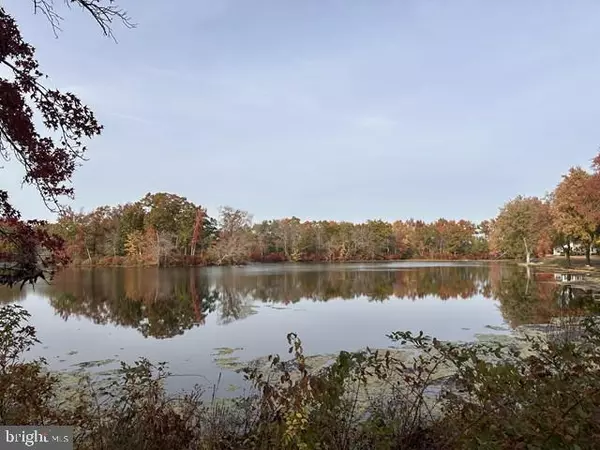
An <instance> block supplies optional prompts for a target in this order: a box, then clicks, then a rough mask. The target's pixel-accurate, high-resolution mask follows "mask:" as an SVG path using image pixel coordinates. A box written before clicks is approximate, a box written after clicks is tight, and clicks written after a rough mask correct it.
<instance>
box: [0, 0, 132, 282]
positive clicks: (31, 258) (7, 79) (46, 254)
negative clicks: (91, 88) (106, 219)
mask: <svg viewBox="0 0 600 450" xmlns="http://www.w3.org/2000/svg"><path fill="white" fill-rule="evenodd" d="M33 5H34V10H35V11H36V12H41V13H42V14H43V15H44V16H45V17H46V18H47V19H48V20H49V21H50V24H51V26H52V27H53V29H54V30H55V32H57V31H58V30H59V29H60V27H59V25H60V20H61V16H60V14H59V13H58V12H57V11H56V10H55V8H54V2H53V1H52V0H33ZM67 5H72V6H76V7H81V8H82V9H83V10H85V11H86V12H87V13H89V14H91V15H92V17H93V18H94V19H95V20H96V22H97V23H98V25H100V27H101V29H102V31H103V32H104V34H105V35H111V33H112V32H111V27H110V25H111V23H112V22H113V21H114V20H115V19H120V20H122V21H124V22H125V23H126V24H128V25H129V22H128V18H127V16H126V14H125V13H124V12H123V11H122V10H120V9H119V8H118V7H116V6H115V5H114V3H113V1H112V0H71V1H70V2H67ZM0 65H1V66H2V68H3V71H2V72H1V73H2V76H0V155H1V156H2V157H3V158H4V159H5V160H9V159H14V160H16V161H17V162H19V163H20V164H21V165H22V166H23V168H24V176H23V182H24V183H25V184H29V185H32V186H34V187H35V188H37V190H38V192H39V194H40V196H41V198H42V200H43V201H44V203H45V204H46V206H47V207H48V208H50V209H51V210H52V211H59V210H60V208H61V200H60V199H61V198H64V197H72V196H73V188H72V186H71V185H70V180H71V177H72V175H73V173H74V171H75V168H76V166H77V163H78V161H80V160H82V159H83V156H84V153H85V150H86V148H85V145H84V141H85V140H86V139H89V138H92V137H94V136H96V135H98V134H100V132H101V130H102V126H101V125H100V124H99V123H98V121H97V120H96V118H95V116H94V114H93V113H92V111H91V110H90V109H89V108H88V107H86V106H85V105H84V104H83V103H82V102H81V100H80V99H79V98H78V97H77V96H76V95H74V94H72V93H70V92H61V91H59V90H56V89H51V88H48V87H47V86H45V85H44V84H43V82H44V80H46V78H47V77H46V75H45V74H44V73H43V72H42V71H41V69H40V66H39V63H38V61H37V59H36V57H35V50H34V47H33V46H32V45H30V44H29V43H27V42H25V41H24V40H23V37H22V36H21V32H20V30H19V27H18V25H17V23H16V21H15V19H14V18H13V17H12V16H11V15H10V14H9V13H8V12H7V11H6V10H5V8H4V7H2V6H0ZM38 124H41V125H38ZM0 244H1V245H0V247H2V248H7V249H9V250H10V251H9V252H7V253H9V254H10V255H12V260H11V261H2V262H0V263H1V264H2V265H1V266H0V284H5V285H9V286H12V285H13V284H15V283H19V282H21V283H22V284H24V283H25V282H31V283H34V282H35V281H36V280H37V279H38V278H40V277H42V278H43V277H44V269H46V268H50V267H53V266H55V265H56V264H58V263H61V262H65V261H66V258H65V254H64V251H63V247H64V242H63V240H62V239H60V238H59V237H57V236H54V235H51V234H50V233H49V232H48V230H47V227H46V224H45V223H43V222H41V221H24V220H22V218H21V214H20V213H19V211H18V210H17V209H16V208H15V207H14V206H13V205H12V204H11V203H10V198H9V194H8V192H7V191H5V190H0ZM6 259H8V258H6Z"/></svg>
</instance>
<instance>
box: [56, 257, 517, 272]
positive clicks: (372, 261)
mask: <svg viewBox="0 0 600 450" xmlns="http://www.w3.org/2000/svg"><path fill="white" fill-rule="evenodd" d="M401 262H402V263H410V262H433V263H465V262H484V263H494V262H504V263H506V262H513V263H516V262H517V261H516V260H513V259H491V258H488V259H483V258H479V259H468V258H461V259H441V258H433V259H427V258H414V259H413V258H408V259H370V260H360V259H358V260H347V261H248V262H245V263H240V264H220V265H219V264H212V263H201V262H199V263H195V264H191V263H183V262H177V261H176V262H172V263H169V264H166V265H160V266H159V265H157V264H143V263H136V262H128V261H123V262H120V263H117V264H115V263H112V264H105V263H102V262H97V261H96V262H92V263H87V264H86V263H81V264H69V265H67V266H64V267H63V268H61V269H103V268H107V269H108V268H118V267H123V268H133V267H145V268H151V267H154V268H161V269H163V268H174V267H179V268H182V267H244V266H252V265H254V266H257V265H261V266H262V265H265V266H273V265H289V264H304V265H314V264H325V265H327V264H389V263H401Z"/></svg>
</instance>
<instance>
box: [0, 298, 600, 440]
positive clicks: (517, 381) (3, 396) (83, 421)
mask: <svg viewBox="0 0 600 450" xmlns="http://www.w3.org/2000/svg"><path fill="white" fill-rule="evenodd" d="M28 317H29V316H28V313H27V312H26V311H24V310H23V309H22V308H20V307H19V306H14V305H13V306H6V307H4V308H2V310H1V311H0V422H1V423H3V424H62V425H74V426H75V427H76V441H75V447H76V448H78V449H107V450H108V449H111V450H115V449H116V450H119V449H128V450H131V449H144V450H154V449H156V450H159V449H160V450H164V449H332V450H333V449H336V450H337V449H341V450H344V449H348V450H350V449H428V450H429V449H432V450H436V449H471V448H473V449H504V448H506V449H511V450H512V449H520V448H522V449H526V448H527V449H533V448H535V449H563V448H564V449H577V448H580V449H584V448H585V449H588V448H589V449H592V448H598V444H597V443H598V442H599V439H600V373H599V372H600V369H599V368H600V324H598V323H597V322H595V321H594V320H592V319H586V320H585V321H583V322H581V323H579V322H578V323H576V324H573V323H571V324H570V327H569V328H568V331H569V332H570V333H569V335H568V339H567V338H566V337H565V336H567V335H565V334H564V332H563V331H564V330H566V329H567V328H564V326H562V325H561V326H560V327H559V328H556V329H554V332H553V333H550V334H549V333H539V334H538V335H537V336H535V337H527V338H526V339H525V341H524V342H525V344H524V346H523V345H521V346H516V345H513V343H511V342H507V343H504V344H501V343H488V344H483V343H479V344H468V345H467V344H461V345H458V344H450V343H444V342H440V341H437V340H435V339H430V338H428V337H426V336H423V335H416V336H415V335H411V334H410V333H402V332H398V333H393V334H391V335H390V336H389V337H390V339H391V341H393V342H395V343H396V344H398V345H402V348H403V349H405V350H404V351H402V352H400V353H398V352H394V351H390V352H387V351H386V352H378V351H370V350H366V351H363V352H356V353H347V352H341V353H340V354H339V355H337V357H336V358H335V359H334V360H333V361H330V364H329V365H325V366H323V367H321V368H320V369H319V370H311V367H310V364H311V361H310V359H309V358H308V359H307V358H306V357H305V356H304V351H303V348H302V343H301V341H300V339H299V338H298V337H297V336H295V335H294V334H290V335H288V342H289V345H290V349H289V351H290V354H291V359H290V360H288V361H284V360H282V359H280V358H279V357H278V356H272V357H269V358H268V359H267V361H266V363H265V364H263V365H262V366H260V367H247V368H245V369H244V373H245V375H246V377H247V379H248V381H249V383H250V385H251V386H252V391H251V392H250V393H249V394H248V395H246V396H244V397H240V398H237V399H235V400H229V401H220V400H218V399H216V398H214V397H213V398H212V400H209V401H207V402H205V401H203V400H202V398H203V396H202V395H200V394H201V392H200V391H199V390H198V391H193V392H188V393H182V394H180V395H170V394H168V393H167V392H166V391H165V389H164V380H165V378H166V376H167V371H166V368H165V367H163V366H162V365H153V364H151V363H150V362H149V361H147V360H140V361H138V362H137V363H136V364H134V365H132V366H127V365H123V366H122V370H121V371H120V374H119V376H118V378H117V379H116V380H115V381H113V382H112V383H111V384H110V385H104V386H99V385H96V384H94V383H92V382H91V381H90V380H89V379H88V378H87V377H81V379H79V380H77V381H78V383H77V386H76V387H72V389H71V390H70V391H68V392H66V391H65V390H64V387H65V380H64V379H61V377H59V376H56V375H53V374H50V373H48V372H46V371H45V370H44V362H43V361H33V362H24V360H23V356H24V355H25V354H26V352H27V350H28V349H29V348H31V346H33V345H37V344H38V342H37V340H36V338H35V330H34V329H33V328H32V327H30V326H28V325H27V319H28ZM409 353H410V356H409ZM373 380H375V381H376V382H377V383H378V384H379V387H378V388H377V389H375V390H373V389H371V388H370V387H371V386H373ZM68 383H70V384H71V385H72V384H73V380H70V381H68Z"/></svg>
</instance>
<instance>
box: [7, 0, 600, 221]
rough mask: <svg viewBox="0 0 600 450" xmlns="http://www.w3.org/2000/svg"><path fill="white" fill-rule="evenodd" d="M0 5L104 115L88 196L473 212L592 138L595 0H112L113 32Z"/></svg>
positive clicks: (597, 107) (561, 167)
mask: <svg viewBox="0 0 600 450" xmlns="http://www.w3.org/2000/svg"><path fill="white" fill-rule="evenodd" d="M2 3H3V4H4V6H5V8H6V9H7V10H8V12H9V13H11V14H14V15H15V16H16V17H17V19H18V21H19V25H20V26H21V31H22V33H23V35H24V38H25V39H26V40H27V41H29V42H31V43H32V44H33V45H34V46H35V47H36V48H37V55H38V59H39V61H40V63H41V66H42V68H43V70H44V71H45V72H47V73H48V74H49V75H50V76H51V81H52V83H53V84H54V85H55V86H57V87H60V88H64V89H70V90H72V91H73V92H75V93H77V94H79V95H80V97H81V98H82V99H83V100H84V101H85V102H86V103H88V104H89V105H90V106H92V107H93V108H94V110H95V112H96V113H97V116H98V118H99V119H100V121H101V122H102V123H103V124H104V125H105V131H104V132H103V135H102V136H101V137H99V138H97V139H94V140H93V141H92V142H90V143H89V151H88V158H89V161H87V162H85V163H84V165H83V167H81V168H80V169H79V170H78V172H77V175H76V176H75V178H74V183H75V188H76V200H75V201H74V202H73V203H72V205H73V206H74V207H75V208H76V209H79V208H85V210H90V209H92V208H95V207H97V206H100V205H104V204H110V205H114V204H117V203H125V202H129V201H134V200H137V199H139V198H140V197H142V196H143V195H144V194H145V193H147V192H160V191H167V192H172V193H176V194H179V195H182V196H185V197H187V198H188V199H189V200H191V201H193V202H195V203H197V204H201V205H203V206H206V207H207V208H208V210H209V213H212V214H216V211H217V207H218V206H219V205H231V206H234V207H237V208H241V209H245V210H248V211H250V212H251V213H253V214H254V217H255V219H256V220H262V219H265V218H274V217H284V216H292V215H296V216H298V217H300V218H302V219H325V218H328V219H334V220H351V221H362V220H366V219H368V218H382V219H386V220H395V219H408V218H410V217H414V218H422V219H425V220H435V219H436V218H438V217H447V218H466V219H471V220H474V221H479V220H482V219H485V218H489V217H492V216H494V215H495V214H496V213H497V210H498V208H499V207H500V206H501V205H502V204H503V203H504V202H505V201H506V200H508V199H510V198H512V197H514V196H516V195H517V194H524V195H544V194H545V193H546V192H548V191H550V190H552V189H553V188H554V186H555V185H556V183H557V182H558V181H559V180H560V176H561V174H563V173H565V172H566V171H567V170H568V168H569V167H570V166H572V165H581V166H584V167H586V168H587V167H588V166H589V162H590V160H591V158H592V157H593V156H594V155H595V154H596V153H597V149H598V145H599V144H600V126H599V125H600V47H599V45H598V43H599V42H600V2H598V1H597V0H589V1H574V0H571V1H564V0H563V1H551V0H547V1H542V0H538V1H536V0H530V1H522V0H521V1H517V0H514V1H507V0H505V1H502V2H499V1H481V0H472V1H463V0H452V1H448V0H438V1H429V0H398V1H391V0H389V1H385V0H264V1H263V0H178V1H166V0H144V1H143V2H142V1H139V0H138V1H134V0H120V3H121V5H122V6H123V7H125V8H127V9H128V10H129V12H130V15H131V16H132V17H133V19H134V21H135V22H136V23H137V24H138V27H137V28H136V29H134V30H128V29H125V28H123V27H119V26H115V34H116V37H117V39H118V41H119V42H118V44H116V43H114V42H113V41H111V40H109V39H107V38H103V37H102V36H101V33H100V30H99V29H98V28H97V27H94V24H93V23H92V21H91V20H90V19H89V18H88V17H87V16H85V15H84V14H83V13H81V12H79V11H76V10H74V11H70V12H69V11H68V10H64V11H63V12H64V16H65V19H66V21H65V22H64V26H63V33H62V34H61V35H60V37H59V39H54V37H53V35H52V30H51V28H50V26H49V25H48V24H47V22H45V19H44V18H43V17H42V16H40V15H38V16H35V15H33V13H32V1H29V0H27V1H26V0H3V2H2ZM57 4H59V5H62V2H57ZM0 174H1V175H0V176H1V180H2V181H1V184H2V187H3V188H8V189H9V190H10V193H11V195H12V197H13V201H14V202H15V203H16V205H17V206H18V207H20V208H21V210H22V211H23V212H24V214H25V216H26V217H28V218H30V217H44V218H51V217H52V216H51V215H50V214H49V213H48V212H47V211H46V210H45V207H44V206H43V203H42V202H41V201H40V200H39V197H38V196H37V194H36V192H35V191H34V190H32V189H30V188H24V189H22V190H21V188H20V179H21V177H22V175H23V173H22V171H21V170H20V168H19V167H18V166H16V165H15V164H8V165H5V169H4V170H2V171H1V172H0Z"/></svg>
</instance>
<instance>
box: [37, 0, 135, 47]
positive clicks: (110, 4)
mask: <svg viewBox="0 0 600 450" xmlns="http://www.w3.org/2000/svg"><path fill="white" fill-rule="evenodd" d="M64 2H65V5H66V6H67V7H68V8H72V7H73V6H78V7H80V8H81V9H83V10H84V11H86V12H87V13H89V14H90V15H91V16H92V18H93V19H94V21H95V22H96V23H97V24H98V25H99V26H100V29H101V30H102V33H103V34H104V35H105V36H108V37H110V38H112V39H113V40H115V41H116V39H115V36H114V34H113V31H112V25H113V23H114V22H121V23H122V24H123V25H125V26H126V27H127V28H135V27H136V24H134V23H133V22H131V18H130V17H129V15H128V14H127V11H125V10H124V9H122V8H120V7H119V6H117V5H116V4H115V2H114V0H64ZM33 11H34V13H35V14H37V13H38V12H40V13H41V14H43V15H44V16H45V17H46V19H48V22H50V26H51V27H52V31H53V32H54V35H55V36H56V37H58V32H60V31H62V29H61V28H60V24H61V22H62V21H63V17H62V16H61V15H60V14H58V12H57V11H56V7H55V2H54V0H33Z"/></svg>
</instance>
